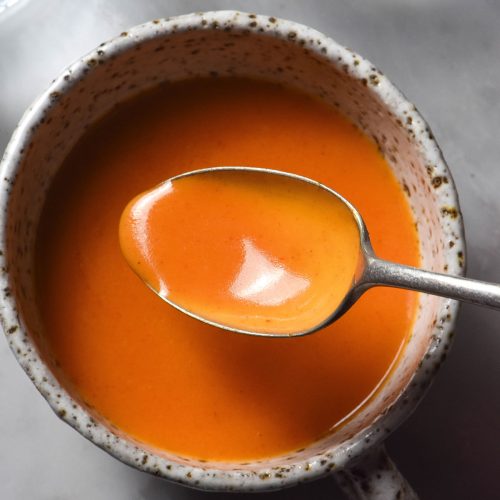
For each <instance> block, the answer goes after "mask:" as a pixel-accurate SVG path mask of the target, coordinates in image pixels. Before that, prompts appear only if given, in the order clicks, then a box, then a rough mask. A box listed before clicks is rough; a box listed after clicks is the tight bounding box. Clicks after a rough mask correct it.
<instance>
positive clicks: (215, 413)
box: [36, 79, 419, 460]
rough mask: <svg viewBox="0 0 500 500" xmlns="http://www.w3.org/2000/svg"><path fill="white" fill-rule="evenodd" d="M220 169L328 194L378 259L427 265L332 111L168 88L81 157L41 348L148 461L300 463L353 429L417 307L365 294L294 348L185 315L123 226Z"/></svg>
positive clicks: (203, 85) (368, 159)
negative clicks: (159, 455) (248, 170)
mask: <svg viewBox="0 0 500 500" xmlns="http://www.w3.org/2000/svg"><path fill="white" fill-rule="evenodd" d="M216 165H243V166H244V165H248V166H257V167H265V168H273V169H277V170H286V171H290V172H294V173H298V174H301V175H304V176H307V177H310V178H313V179H316V180H318V181H320V182H322V183H324V184H326V185H328V186H332V187H333V188H334V189H335V190H336V191H337V192H339V193H340V194H342V195H343V196H344V197H345V198H347V199H348V200H350V201H351V202H352V203H353V205H354V206H356V207H357V208H358V210H360V212H361V214H362V216H363V218H364V220H365V222H366V225H367V227H369V228H370V234H371V238H372V243H373V246H374V249H375V251H376V252H377V253H378V255H379V256H380V257H382V258H386V259H391V260H394V261H396V262H401V263H404V264H408V265H418V263H419V262H418V241H417V235H416V231H415V228H414V226H413V220H412V217H411V214H410V210H409V207H408V204H407V202H406V199H405V197H404V193H403V191H402V189H401V188H400V186H399V185H398V184H397V182H396V180H395V179H394V177H393V175H392V173H391V171H390V169H389V167H388V166H387V164H386V163H385V161H384V159H383V158H382V157H381V156H380V154H379V153H378V151H377V148H376V146H375V145H374V144H373V143H372V142H371V141H370V140H368V139H367V138H366V137H365V136H364V135H363V134H362V133H361V132H360V131H359V130H358V129H356V128H355V127H354V126H353V125H352V124H351V123H350V122H349V121H347V120H346V119H345V118H343V117H341V116H340V115H339V114H338V113H336V112H335V111H334V110H333V109H331V108H330V107H327V106H326V105H324V104H323V103H321V102H319V101H317V100H315V99H313V98H310V97H308V96H305V95H303V94H301V93H297V92H295V91H291V90H287V89H285V88H283V87H280V86H277V85H273V84H267V83H260V82H256V81H247V80H232V79H228V80H224V79H211V80H198V81H192V82H181V83H178V84H174V85H170V86H165V87H162V88H159V89H157V90H154V91H152V92H150V93H147V94H145V95H143V96H140V97H138V98H136V99H134V100H132V101H130V102H128V103H125V104H123V105H122V106H120V107H118V108H117V109H116V110H115V111H113V112H112V113H111V114H109V115H108V116H107V117H105V118H104V119H103V120H102V121H101V122H99V123H98V124H96V125H95V126H94V127H93V128H91V129H90V130H89V131H88V133H87V134H86V135H85V137H84V138H83V139H82V140H81V141H80V142H79V143H78V144H77V145H76V146H75V148H74V149H73V151H72V153H71V154H70V155H69V156H68V158H67V160H66V164H65V165H64V166H63V168H62V170H61V171H60V173H59V174H58V175H57V178H56V179H55V182H54V185H53V187H52V188H51V190H50V192H49V194H48V199H47V203H46V207H45V208H44V212H43V214H42V220H41V226H40V232H39V235H38V241H37V255H36V258H37V262H36V268H37V286H38V290H39V293H38V301H39V306H40V309H41V312H42V320H43V322H44V325H45V328H44V330H45V332H44V339H43V343H44V344H46V346H47V349H48V350H49V351H50V353H51V356H52V357H53V358H54V370H55V372H56V373H57V374H58V377H59V378H60V379H61V380H62V381H63V383H65V385H66V387H67V388H68V389H69V390H70V391H71V392H72V393H73V394H76V395H77V396H78V397H79V398H81V400H83V401H85V402H87V403H88V404H89V405H91V406H92V407H93V408H94V409H95V411H96V412H98V413H100V414H102V415H103V416H104V417H105V418H106V419H107V420H108V421H110V422H111V423H113V424H114V425H116V426H118V427H119V428H120V429H122V430H123V431H124V432H127V433H129V434H130V435H132V436H134V437H135V438H136V439H138V440H140V441H143V442H145V443H147V444H149V445H151V446H153V447H158V448H161V449H166V450H170V451H172V452H175V453H178V454H181V455H184V456H191V457H198V458H203V459H212V460H249V459H256V458H262V457H268V456H273V455H279V454H281V453H285V452H288V451H291V450H294V449H298V448H302V447H303V446H305V445H307V444H309V443H310V442H312V441H314V440H316V439H318V438H320V437H321V436H323V435H324V434H325V433H327V432H329V430H330V429H332V428H335V427H336V426H337V425H340V423H341V422H342V421H343V420H344V419H345V418H346V417H347V416H349V415H350V414H352V413H353V412H354V411H355V410H356V409H357V408H358V407H359V405H361V404H362V403H363V402H364V401H365V400H366V398H368V397H369V396H370V395H371V394H372V393H373V391H374V390H376V388H377V387H378V386H379V384H380V383H381V381H383V379H384V377H385V375H386V374H387V372H388V370H390V367H391V366H392V364H393V362H394V361H395V359H397V355H398V352H399V351H400V348H401V346H402V345H403V344H404V342H405V339H406V337H407V334H408V333H409V330H410V328H411V325H412V322H413V319H414V315H415V311H416V300H417V298H416V297H417V296H416V295H415V294H413V293H412V292H407V291H403V290H396V289H388V288H387V289H382V288H379V289H374V290H370V291H368V292H367V293H366V294H365V295H364V296H363V297H362V298H361V299H360V301H358V302H357V303H356V304H355V305H354V307H353V308H352V309H351V310H350V311H349V312H348V313H347V314H346V315H345V316H343V317H342V318H341V319H340V320H339V321H337V322H335V323H334V324H333V325H331V326H329V327H328V328H326V329H324V330H322V331H320V332H317V333H315V334H314V335H310V336H308V337H303V338H296V339H270V338H258V337H247V336H244V335H236V334H234V333H230V332H224V331H222V330H219V329H217V328H211V327H209V326H206V325H204V324H202V323H200V322H199V321H197V320H194V319H192V318H189V317H188V316H186V315H185V314H182V313H180V312H179V311H176V310H175V309H174V308H172V307H170V306H169V305H168V304H166V303H165V302H164V301H163V300H162V299H161V298H159V297H158V296H155V294H153V293H152V292H151V291H150V290H148V289H147V287H145V286H144V283H143V282H142V281H141V280H140V279H139V278H138V277H137V275H136V274H135V273H134V272H133V271H132V269H130V267H129V266H128V264H127V262H126V261H125V259H124V258H123V256H122V254H121V251H120V245H119V238H118V224H119V220H120V216H121V214H122V212H123V210H124V208H125V206H126V205H127V203H128V202H129V201H130V200H131V199H132V198H133V197H134V196H136V195H137V194H138V193H141V192H143V191H146V190H147V189H150V188H151V187H152V186H155V185H157V184H159V183H161V182H162V181H164V180H165V179H168V178H170V177H173V176H175V175H178V174H180V173H182V172H186V171H190V170H195V169H199V168H206V167H210V166H216ZM200 211H203V207H200Z"/></svg>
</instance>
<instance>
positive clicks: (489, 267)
mask: <svg viewBox="0 0 500 500" xmlns="http://www.w3.org/2000/svg"><path fill="white" fill-rule="evenodd" d="M1 3H2V2H0V4H1ZM7 3H8V2H7ZM215 9H239V10H244V11H254V12H259V13H263V14H270V15H275V16H280V17H284V18H289V19H292V20H295V21H299V22H302V23H305V24H308V25H310V26H312V27H315V28H317V29H319V30H320V31H322V32H324V33H326V34H328V35H330V36H332V37H333V38H334V39H336V40H337V41H338V42H340V43H343V44H345V45H347V46H349V47H351V48H353V49H354V50H356V51H357V52H359V53H361V54H362V55H364V56H366V57H367V58H368V59H370V60H371V61H372V62H373V63H375V64H376V65H377V66H378V67H379V68H381V69H382V70H383V71H384V72H385V73H386V74H387V75H388V77H389V78H390V79H391V80H392V81H393V82H394V83H395V84H396V85H397V86H398V87H399V88H400V89H402V90H403V92H404V93H405V94H406V95H407V97H408V98H409V99H410V100H412V101H413V102H414V103H415V104H416V105H417V107H418V108H419V110H420V111H421V112H422V114H423V115H424V116H425V117H426V118H427V120H428V121H429V123H430V124H431V126H432V129H433V131H434V134H435V136H436V138H437V140H438V142H439V144H440V145H441V147H442V149H443V152H444V155H445V158H446V160H447V162H448V164H449V166H450V168H451V170H452V172H453V174H454V178H455V180H456V183H457V187H458V190H459V193H460V200H461V205H462V210H463V214H464V219H465V227H466V232H467V242H468V275H469V276H470V277H475V278H479V279H484V280H489V281H496V282H500V224H499V223H498V218H499V216H500V196H499V191H500V168H499V162H500V132H499V127H498V123H499V122H500V30H499V28H498V27H499V26H500V0H475V1H474V2H472V1H470V0H308V1H306V0H290V1H285V0H260V1H258V0H232V1H231V0H204V1H203V0H197V1H195V0H184V1H168V0H163V1H162V0H143V1H140V2H139V1H136V0H86V1H85V2H75V1H71V0H45V1H43V2H39V1H36V0H19V1H18V2H17V3H14V5H13V6H12V7H9V8H8V9H6V10H4V11H3V12H2V13H0V151H3V149H4V148H5V146H6V144H7V142H8V139H9V137H10V135H11V133H12V130H13V129H14V127H15V125H16V123H17V122H18V120H19V119H20V117H21V115H22V113H23V111H24V109H25V108H26V107H27V106H28V105H29V104H30V102H31V101H32V100H33V99H34V97H35V96H36V95H37V94H39V93H40V92H41V91H42V90H43V89H44V88H45V87H46V86H47V84H48V83H49V82H50V81H51V80H52V79H53V78H54V77H55V76H56V75H57V74H59V72H60V71H61V70H62V69H63V68H64V67H65V66H66V65H67V64H68V63H70V62H72V61H73V60H74V59H76V58H77V57H78V56H80V55H81V54H83V53H85V52H87V51H89V50H90V49H92V48H93V47H94V46H96V45H98V44H99V43H100V42H102V41H104V40H106V39H108V38H110V37H112V36H114V35H116V34H118V33H120V32H121V31H123V30H125V29H127V28H129V27H130V26H133V25H135V24H139V23H141V22H144V21H147V20H150V19H153V18H156V17H165V16H171V15H175V14H182V13H187V12H191V11H200V10H215ZM498 330H500V313H499V312H495V311H488V310H482V309H478V308H474V307H472V306H464V307H463V309H462V313H461V316H460V319H459V324H458V328H457V336H456V341H455V345H454V347H453V349H452V353H451V355H450V356H449V358H448V360H447V362H446V363H445V365H444V366H443V368H442V369H441V371H440V373H439V375H438V377H437V379H436V381H435V383H434V385H433V387H432V388H431V390H430V391H429V393H428V395H427V397H426V398H425V399H424V401H423V402H422V404H421V405H420V406H419V408H418V409H417V410H416V412H415V413H414V415H413V416H412V417H411V418H410V419H409V420H408V421H407V422H406V423H404V424H403V425H402V427H401V428H400V429H399V430H398V431H396V432H395V433H394V434H393V435H392V436H391V437H390V438H389V440H388V445H387V446H388V449H389V451H390V453H391V455H392V457H393V459H394V461H395V462H396V463H397V464H398V465H399V467H400V469H401V471H402V472H403V473H404V474H405V475H406V477H407V478H408V479H409V481H410V482H411V483H412V485H413V486H414V488H415V490H416V491H417V492H418V493H419V494H420V496H421V498H422V499H431V500H432V499H436V500H443V499H448V498H449V499H454V500H462V499H463V500H465V499H470V498H481V499H490V498H491V499H493V498H499V497H500V484H499V481H498V471H499V470H500V424H499V422H500V361H499V359H500V332H499V331H498ZM0 394H1V402H0V498H2V499H5V500H25V499H34V500H87V499H92V500H118V499H119V500H160V499H161V500H164V499H165V500H167V499H168V500H187V499H192V500H195V499H196V500H201V499H205V498H206V499H207V500H208V499H210V498H217V499H232V500H236V499H243V498H256V497H255V496H252V497H250V495H220V494H208V493H201V492H196V491H193V490H188V489H185V488H182V487H178V486H175V485H171V484H169V483H167V482H164V481H162V480H159V479H157V478H153V477H150V476H148V475H146V474H143V473H140V472H137V471H135V470H133V469H131V468H129V467H127V466H125V465H123V464H121V463H119V462H118V461H116V460H114V459H113V458H111V457H109V456H108V455H106V454H105V453H104V452H102V451H101V450H99V449H98V448H96V447H95V446H93V445H92V444H90V443H89V442H87V441H85V440H84V439H83V438H82V437H81V436H80V435H79V434H77V433H76V432H75V431H74V430H72V429H71V428H69V427H68V426H66V425H63V424H62V423H61V422H60V421H59V420H58V419H57V418H56V416H55V415H54V414H53V413H52V411H51V410H50V409H49V407H48V405H47V404H46V403H45V401H44V400H43V399H42V397H41V396H39V394H38V393H37V392H36V390H35V388H34V386H33V385H32V384H31V382H30V381H29V379H28V378H27V377H26V375H25V374H24V373H23V371H22V370H21V368H20V367H19V366H18V365H17V362H16V361H15V359H14V357H13V356H12V355H11V353H10V352H9V349H8V346H7V343H6V341H5V339H4V338H3V336H2V337H0ZM259 498H262V499H269V500H278V499H290V500H293V499H302V498H314V499H315V500H316V499H317V500H321V499H327V498H328V499H332V498H342V496H341V494H340V492H339V490H338V489H337V488H336V486H335V484H334V482H333V480H332V479H331V478H327V479H324V480H321V481H317V482H315V483H311V484H308V485H301V486H299V487H296V488H293V489H290V490H287V491H284V492H277V493H272V494H262V495H260V496H259Z"/></svg>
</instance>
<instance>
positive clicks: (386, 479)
mask: <svg viewBox="0 0 500 500" xmlns="http://www.w3.org/2000/svg"><path fill="white" fill-rule="evenodd" d="M334 476H335V479H336V481H337V484H338V485H339V486H340V488H341V490H342V491H343V492H344V493H345V494H346V497H347V498H348V499H349V500H418V496H417V494H416V493H415V491H414V490H413V488H412V487H411V486H410V484H409V483H408V481H406V479H405V478H404V477H403V476H402V475H401V472H399V470H398V469H397V467H396V465H395V464H394V462H393V461H392V460H391V459H390V458H389V455H388V454H387V451H386V449H385V445H384V444H379V445H377V446H375V447H374V448H372V449H371V450H369V451H368V452H367V453H364V454H363V455H362V456H361V457H360V458H359V459H358V461H357V462H356V463H355V464H354V465H353V466H352V467H348V468H345V469H343V470H341V471H339V472H336V473H335V474H334Z"/></svg>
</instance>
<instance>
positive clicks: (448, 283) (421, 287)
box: [143, 167, 500, 337]
mask: <svg viewBox="0 0 500 500" xmlns="http://www.w3.org/2000/svg"><path fill="white" fill-rule="evenodd" d="M221 171H226V172H241V173H243V172H254V173H259V174H262V175H274V176H283V177H286V178H288V179H293V180H296V181H297V182H300V183H304V182H305V183H309V184H312V185H314V186H316V187H319V188H321V189H323V190H325V191H326V192H328V193H329V194H330V195H331V196H333V197H335V198H336V199H337V200H339V201H341V202H342V203H343V204H344V205H345V206H346V207H347V208H348V209H349V210H350V213H351V214H352V218H353V221H355V223H356V225H357V228H358V231H359V243H360V245H359V249H360V252H361V258H360V259H359V263H360V264H359V265H358V267H357V269H356V271H355V272H354V273H353V279H352V284H351V288H350V289H349V290H348V292H347V293H346V294H345V297H344V298H343V300H342V301H340V303H338V302H337V303H336V304H333V305H332V310H331V312H330V314H328V315H327V316H326V317H323V318H318V322H317V324H316V325H315V326H314V327H312V328H309V329H307V330H298V331H293V332H288V333H286V334H283V333H275V332H272V331H271V332H267V331H266V332H262V331H251V330H248V329H246V328H245V319H244V318H241V323H238V322H233V323H232V324H225V323H222V322H221V323H219V322H218V321H214V320H213V318H211V319H208V318H206V317H204V316H203V315H201V314H199V312H198V311H196V310H188V309H186V308H185V307H184V306H183V305H181V304H178V303H176V302H175V301H173V300H172V299H171V298H170V297H166V296H165V294H163V293H161V292H160V291H159V290H156V289H154V287H153V286H152V285H151V283H147V282H146V284H148V286H149V287H150V288H151V289H152V290H153V291H154V292H155V293H156V294H157V295H159V296H160V297H161V298H162V299H163V300H165V301H166V302H168V303H169V304H170V305H172V306H174V307H175V308H176V309H178V310H180V311H182V312H183V313H185V314H187V315H189V316H191V317H193V318H196V319H198V320H200V321H202V322H205V323H208V324H210V325H212V326H216V327H219V328H223V329H225V330H229V331H232V332H237V333H243V334H247V335H257V336H269V337H283V336H286V337H298V336H303V335H308V334H311V333H313V332H315V331H317V330H319V329H321V328H324V327H325V326H327V325H329V324H330V323H332V322H333V321H335V320H337V319H338V318H340V316H342V315H343V314H344V313H345V312H346V311H348V309H349V308H350V307H351V306H352V305H353V304H354V303H355V302H356V301H357V300H358V299H359V297H360V296H361V295H362V294H363V293H364V292H365V291H366V290H368V289H369V288H371V287H374V286H388V287H397V288H405V289H409V290H415V291H419V292H425V293H429V294H432V295H439V296H441V297H448V298H452V299H456V300H460V301H464V302H470V303H472V304H477V305H481V306H487V307H491V308H494V309H500V285H496V284H491V283H486V282H483V281H477V280H471V279H467V278H461V277H457V276H450V275H446V274H439V273H434V272H429V271H424V270H422V269H418V268H414V267H409V266H405V265H401V264H396V263H394V262H388V261H386V260H382V259H379V258H378V257H376V256H375V254H374V251H373V248H372V245H371V242H370V237H369V234H368V230H367V228H366V226H365V223H364V221H363V219H362V217H361V215H360V213H359V212H358V211H357V210H356V208H354V206H353V205H351V203H349V202H348V201H347V200H346V199H345V198H343V197H342V196H341V195H340V194H338V193H336V192H335V191H333V190H332V189H330V188H329V187H327V186H325V185H323V184H321V183H319V182H316V181H314V180H312V179H308V178H306V177H302V176H300V175H296V174H291V173H286V172H279V171H276V170H269V169H262V168H251V167H214V168H208V169H202V170H196V171H192V172H187V173H184V174H181V175H179V176H176V177H173V178H171V179H169V181H167V182H171V183H173V184H175V182H177V181H180V180H181V179H183V178H186V177H189V176H195V175H204V176H209V175H210V174H211V173H220V172H221ZM143 279H144V278H143Z"/></svg>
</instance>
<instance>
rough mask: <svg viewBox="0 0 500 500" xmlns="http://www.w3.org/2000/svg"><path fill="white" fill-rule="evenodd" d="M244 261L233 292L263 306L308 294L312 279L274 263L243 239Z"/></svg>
mask: <svg viewBox="0 0 500 500" xmlns="http://www.w3.org/2000/svg"><path fill="white" fill-rule="evenodd" d="M243 249H244V260H243V264H242V266H241V269H240V270H239V272H238V275H237V276H236V278H235V280H234V282H233V283H232V285H231V288H230V292H231V293H232V294H233V295H234V296H235V297H236V298H238V299H241V300H248V301H250V302H254V303H255V304H259V305H261V306H277V305H281V304H284V303H285V302H286V301H287V300H289V299H291V298H293V297H296V296H297V295H299V294H301V293H302V292H304V291H305V290H306V289H307V288H308V286H309V280H308V279H306V278H304V277H302V276H297V275H296V274H293V273H292V272H291V271H289V270H287V269H285V267H283V265H281V264H280V263H279V262H273V261H272V260H271V259H270V258H269V257H268V256H267V255H266V254H265V252H264V251H263V250H259V249H258V248H257V247H256V246H255V245H254V243H253V242H252V240H250V239H248V238H245V239H244V240H243Z"/></svg>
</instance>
